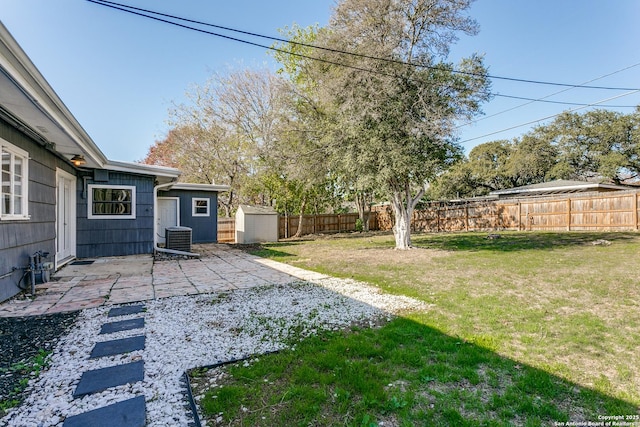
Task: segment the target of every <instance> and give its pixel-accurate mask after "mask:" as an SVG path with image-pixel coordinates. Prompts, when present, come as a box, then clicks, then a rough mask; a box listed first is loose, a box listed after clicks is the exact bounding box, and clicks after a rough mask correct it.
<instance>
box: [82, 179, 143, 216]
mask: <svg viewBox="0 0 640 427" xmlns="http://www.w3.org/2000/svg"><path fill="white" fill-rule="evenodd" d="M87 217H88V218H89V219H135V217H136V187H135V186H132V185H96V184H91V185H89V211H88V215H87Z"/></svg>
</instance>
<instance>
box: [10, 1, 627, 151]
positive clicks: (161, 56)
mask: <svg viewBox="0 0 640 427" xmlns="http://www.w3.org/2000/svg"><path fill="white" fill-rule="evenodd" d="M121 2H122V3H127V4H130V5H133V6H137V7H142V8H148V9H153V10H157V11H160V12H164V13H169V14H174V15H178V16H181V17H185V18H191V19H197V20H202V21H207V22H210V23H213V24H218V25H224V26H228V27H233V28H238V29H242V30H247V31H252V32H256V33H261V34H265V35H271V36H278V32H277V29H278V28H281V27H284V26H287V25H291V24H292V23H294V22H296V23H298V24H300V25H303V26H306V25H310V24H314V23H319V24H320V25H325V24H326V23H327V21H328V19H329V16H330V14H331V8H332V6H333V4H334V2H333V0H297V1H296V0H271V1H268V2H266V1H255V0H234V1H232V2H231V1H220V0H181V1H179V2H178V1H174V0H122V1H121ZM0 4H1V7H0V19H1V20H2V22H3V23H4V25H5V26H6V27H7V28H8V29H9V31H10V32H11V33H12V34H13V36H14V37H15V38H16V40H17V41H18V43H20V45H21V46H22V48H23V49H24V50H25V52H26V53H27V55H29V57H30V58H31V59H32V61H33V62H34V63H35V64H36V66H37V67H38V68H39V69H40V71H41V72H42V74H43V75H44V76H45V78H46V79H47V80H48V81H49V83H50V84H51V86H52V87H53V88H54V89H55V90H56V92H57V93H58V95H59V96H60V98H61V99H62V100H63V101H64V103H65V104H66V105H67V107H68V108H69V109H70V110H71V112H72V113H73V114H74V115H75V116H76V118H77V119H78V120H79V121H80V123H81V124H82V125H83V127H84V128H85V129H86V131H87V132H88V133H89V135H91V137H92V138H93V140H94V141H95V142H96V143H97V144H98V146H99V147H100V148H101V149H102V151H103V152H104V153H105V154H106V155H107V157H109V158H111V159H114V160H124V161H137V160H141V159H143V158H144V156H145V155H146V153H147V150H148V148H149V147H150V146H151V145H152V144H153V143H154V142H155V141H156V140H159V139H162V138H163V137H164V135H165V134H166V131H167V129H168V127H167V124H166V120H167V118H168V115H169V114H168V110H169V109H170V108H171V106H172V103H174V102H176V103H180V102H182V101H183V100H184V93H185V91H186V90H187V89H188V88H189V87H190V86H192V85H193V84H200V83H203V82H204V81H205V80H206V79H207V77H208V76H209V75H210V74H211V73H212V72H214V71H221V70H222V71H223V70H224V69H226V68H229V67H231V68H234V69H238V68H242V67H263V66H264V65H265V64H268V63H270V61H271V59H270V57H269V56H268V55H267V54H266V53H265V51H264V50H263V49H260V48H256V47H251V46H246V45H242V44H238V43H235V42H232V41H227V40H223V39H220V38H216V37H212V36H209V35H204V34H199V33H196V32H192V31H188V30H185V29H180V28H174V27H172V26H169V25H166V24H162V23H158V22H154V21H148V20H145V19H143V18H140V17H136V16H132V15H128V14H125V13H123V12H119V11H114V10H111V9H108V8H105V7H103V6H98V5H95V4H92V3H90V2H87V1H85V0H55V1H51V0H0ZM470 13H471V16H473V17H474V18H475V19H476V20H477V21H478V22H479V24H480V27H481V29H480V34H479V35H477V36H475V37H467V36H462V37H461V40H460V41H459V43H458V44H457V45H456V46H455V47H454V49H453V50H452V53H451V56H450V59H451V60H452V61H454V62H457V60H458V59H459V58H461V57H463V56H468V55H470V54H471V53H474V52H478V53H481V54H484V55H485V63H486V65H487V66H488V67H489V70H490V73H491V74H493V75H496V76H505V77H516V78H522V79H529V80H543V81H552V82H562V83H571V84H581V83H584V82H586V81H589V80H592V79H595V78H598V77H600V76H603V75H605V74H609V73H613V72H616V71H619V70H622V69H624V68H627V67H630V66H632V65H635V64H640V49H639V48H638V42H639V41H640V25H638V22H640V1H637V0H611V1H605V0H537V1H525V0H478V1H476V3H474V5H473V7H472V9H471V12H470ZM263 43H264V42H263ZM266 44H269V43H268V42H266ZM590 84H592V85H598V86H609V87H628V88H640V65H638V66H635V67H632V68H629V69H627V70H626V71H621V72H618V73H616V74H614V75H611V76H609V77H606V78H602V79H598V80H596V81H593V82H592V83H590ZM563 89H564V88H562V87H552V86H544V85H534V84H523V83H515V82H508V81H503V80H494V81H493V88H492V90H493V92H496V93H500V94H503V95H511V96H520V97H528V98H536V99H537V98H540V97H543V96H546V95H549V94H552V93H554V92H557V91H560V90H563ZM625 92H626V91H609V90H586V89H572V90H569V91H566V92H564V93H561V94H558V95H555V96H553V97H552V98H549V99H550V100H554V101H563V102H575V103H584V104H589V103H594V102H597V101H600V100H604V99H606V98H609V97H614V96H618V95H621V94H623V93H625ZM525 102H526V101H518V100H513V99H507V98H501V97H495V98H494V99H493V100H492V101H491V102H489V103H487V104H485V105H484V107H483V110H484V112H485V119H483V120H480V121H478V122H477V123H475V124H472V125H467V126H462V127H460V128H459V131H460V135H459V136H460V141H461V142H462V143H463V146H464V147H465V148H466V149H467V150H469V149H471V148H472V147H473V146H475V145H477V144H479V143H482V142H487V141H491V140H495V139H503V138H506V139H508V138H513V137H517V136H519V135H521V134H523V133H525V132H526V131H527V130H529V129H531V127H532V126H533V125H527V126H523V127H518V128H516V129H513V130H510V131H506V132H501V133H497V134H494V135H488V134H490V133H493V132H497V131H501V130H503V129H506V128H509V127H513V126H516V125H519V124H522V123H526V122H530V121H536V123H540V124H542V123H545V121H544V120H542V121H539V120H540V119H543V118H545V117H547V116H550V115H553V114H557V113H560V112H561V111H563V110H566V109H569V108H574V107H571V106H563V105H554V104H544V103H534V104H531V105H527V106H524V107H520V108H517V109H514V110H512V111H509V112H504V113H503V111H505V110H507V109H510V108H513V107H517V106H519V105H521V104H523V103H525ZM639 103H640V93H635V94H633V95H630V96H626V97H621V98H619V99H615V100H612V101H610V102H607V103H606V104H608V105H620V106H627V105H637V104H639ZM592 108H593V107H592ZM616 110H617V111H621V112H627V113H628V112H632V111H633V109H632V108H616ZM579 111H587V109H583V110H579ZM494 114H497V115H495V116H494ZM480 118H482V117H480ZM485 135H487V136H485Z"/></svg>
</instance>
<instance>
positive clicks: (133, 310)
mask: <svg viewBox="0 0 640 427" xmlns="http://www.w3.org/2000/svg"><path fill="white" fill-rule="evenodd" d="M144 310H145V307H144V305H142V304H139V305H128V306H124V307H115V308H112V309H111V310H110V311H109V314H108V315H107V317H109V318H112V317H118V316H125V315H130V314H138V313H144ZM143 327H144V318H143V317H140V318H135V319H128V320H121V321H114V322H111V323H106V324H104V325H102V328H101V329H100V334H101V335H104V334H110V333H114V332H120V331H128V330H133V329H139V328H143ZM144 345H145V336H144V335H138V336H134V337H130V338H121V339H116V340H111V341H104V342H98V343H96V345H95V346H94V347H93V350H91V355H90V356H89V358H90V359H95V358H98V357H105V356H114V355H117V354H123V353H129V352H132V351H135V350H144ZM143 379H144V361H143V360H139V361H136V362H131V363H125V364H122V365H116V366H110V367H106V368H101V369H94V370H91V371H87V372H84V373H83V374H82V377H80V382H79V383H78V385H77V386H76V389H75V391H74V392H73V397H74V398H78V397H82V396H85V395H88V394H92V393H97V392H99V391H102V390H106V389H108V388H111V387H116V386H119V385H123V384H128V383H134V382H137V381H142V380H143ZM145 424H146V401H145V398H144V396H137V397H134V398H132V399H128V400H124V401H122V402H118V403H115V404H113V405H108V406H105V407H102V408H98V409H94V410H93V411H89V412H85V413H83V414H79V415H74V416H71V417H68V418H67V419H66V420H65V422H64V427H144V425H145Z"/></svg>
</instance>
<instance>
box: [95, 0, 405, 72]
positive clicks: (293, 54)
mask: <svg viewBox="0 0 640 427" xmlns="http://www.w3.org/2000/svg"><path fill="white" fill-rule="evenodd" d="M87 1H88V2H90V3H95V4H98V5H101V6H105V7H110V8H112V9H116V10H120V11H122V12H127V13H131V14H133V15H137V16H142V17H143V18H149V19H153V20H155V21H159V22H164V23H165V24H170V25H175V26H176V27H180V28H185V29H187V30H193V31H197V32H199V33H204V34H209V35H212V36H216V37H221V38H223V39H227V40H232V41H235V42H239V43H244V44H248V45H251V46H256V47H260V48H262V49H268V50H273V51H275V52H280V53H284V54H286V55H292V56H297V57H300V58H304V59H310V60H312V61H319V62H323V63H326V64H330V65H336V66H339V67H345V68H350V69H353V70H357V71H364V72H367V73H372V74H379V75H383V76H387V77H397V76H395V75H393V74H388V73H383V72H381V71H374V70H370V69H367V68H363V67H357V66H354V65H347V64H342V63H339V62H335V61H330V60H328V59H323V58H315V57H313V56H309V55H304V54H301V53H294V52H288V51H286V50H284V49H279V48H276V47H273V46H266V45H263V44H260V43H255V42H252V41H248V40H243V39H239V38H236V37H231V36H227V35H224V34H220V33H215V32H213V31H207V30H203V29H200V28H195V27H190V26H188V25H184V24H180V23H178V22H173V21H169V20H167V19H163V18H158V17H155V16H150V15H145V14H144V13H140V12H136V11H135V10H129V9H125V8H127V7H132V6H126V5H122V6H124V7H119V6H116V5H115V4H118V3H114V4H107V3H105V1H106V0H87ZM109 3H112V2H109ZM136 9H137V8H136ZM151 13H155V12H151ZM177 19H181V18H177Z"/></svg>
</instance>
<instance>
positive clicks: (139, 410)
mask: <svg viewBox="0 0 640 427" xmlns="http://www.w3.org/2000/svg"><path fill="white" fill-rule="evenodd" d="M146 412H147V408H146V402H145V400H144V396H138V397H134V398H133V399H129V400H123V401H122V402H118V403H114V404H113V405H109V406H105V407H103V408H98V409H94V410H93V411H89V412H85V413H84V414H78V415H74V416H72V417H68V418H67V419H66V420H65V421H64V424H63V427H144V425H145V424H146Z"/></svg>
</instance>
